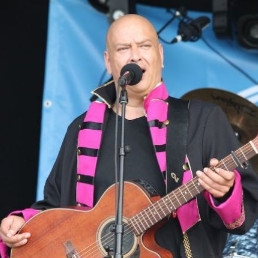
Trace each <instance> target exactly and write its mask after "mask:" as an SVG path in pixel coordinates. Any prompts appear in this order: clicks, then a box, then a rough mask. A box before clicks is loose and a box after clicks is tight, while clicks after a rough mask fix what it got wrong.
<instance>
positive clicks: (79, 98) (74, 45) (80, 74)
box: [37, 0, 258, 199]
mask: <svg viewBox="0 0 258 258" xmlns="http://www.w3.org/2000/svg"><path fill="white" fill-rule="evenodd" d="M136 10H137V13H138V14H141V15H143V16H145V17H146V18H148V19H149V20H150V21H151V22H152V23H153V24H154V26H155V28H156V30H157V31H158V30H159V29H160V28H162V27H163V25H164V24H165V23H166V22H167V21H168V20H169V19H170V18H171V13H170V12H168V11H167V10H166V9H165V8H161V7H154V6H147V5H140V4H137V5H136ZM188 15H189V16H191V17H192V18H195V17H198V16H200V15H205V16H208V17H210V18H211V19H212V15H211V13H200V12H188ZM108 26H109V23H108V19H107V17H106V15H105V14H104V13H101V12H98V11H97V10H96V9H94V8H93V7H92V6H91V4H89V3H88V2H87V1H86V0H52V1H50V9H49V24H48V41H47V56H46V74H45V85H44V96H43V104H42V127H41V143H40V158H39V177H38V178H39V180H38V190H37V199H41V198H42V196H43V187H44V182H45V180H46V177H47V176H48V174H49V172H50V170H51V168H52V165H53V163H54V160H55V158H56V156H57V153H58V150H59V147H60V145H61V141H62V139H63V136H64V134H65V131H66V128H67V126H68V124H69V123H70V122H71V121H72V119H74V118H75V117H76V116H77V115H79V114H81V113H82V112H84V111H85V110H86V109H87V107H88V104H89V98H90V96H91V94H90V91H91V90H93V89H94V88H95V87H97V86H98V85H100V84H101V83H103V82H105V81H106V80H107V79H109V76H108V75H107V74H106V73H105V66H104V61H103V53H104V50H105V34H106V31H107V28H108ZM177 28H178V22H177V21H174V22H173V23H172V24H170V25H169V26H168V27H167V28H166V29H165V30H164V31H163V32H162V33H161V34H160V37H161V38H162V39H163V40H165V41H171V40H172V39H173V38H174V37H175V36H176V34H177ZM161 43H163V46H164V52H165V68H164V73H163V78H164V80H165V81H166V84H167V85H168V87H169V92H170V94H171V95H172V96H175V97H181V96H182V95H184V94H185V93H187V92H189V91H191V90H194V89H198V88H217V89H223V90H227V91H230V92H233V93H235V94H239V95H241V96H242V97H244V98H246V99H248V100H249V101H250V102H252V103H254V104H255V105H257V104H258V83H257V82H258V65H257V61H258V58H257V57H258V53H257V52H254V51H250V50H249V51H248V50H246V49H243V48H242V47H240V46H239V45H238V43H237V41H236V40H231V39H228V40H220V39H217V38H216V36H215V34H214V32H213V29H212V25H210V26H208V27H207V28H206V29H205V30H204V31H203V36H202V39H200V40H198V41H197V42H179V43H176V44H172V45H171V44H166V43H164V42H162V41H161Z"/></svg>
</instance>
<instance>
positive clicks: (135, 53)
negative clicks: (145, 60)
mask: <svg viewBox="0 0 258 258" xmlns="http://www.w3.org/2000/svg"><path fill="white" fill-rule="evenodd" d="M140 60H141V53H140V51H139V48H138V47H134V48H132V52H131V62H133V63H137V62H139V61H140Z"/></svg>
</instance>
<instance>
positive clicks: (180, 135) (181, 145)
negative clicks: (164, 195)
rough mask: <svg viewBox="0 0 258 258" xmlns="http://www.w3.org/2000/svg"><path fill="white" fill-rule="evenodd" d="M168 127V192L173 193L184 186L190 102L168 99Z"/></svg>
mask: <svg viewBox="0 0 258 258" xmlns="http://www.w3.org/2000/svg"><path fill="white" fill-rule="evenodd" d="M168 102H169V109H168V120H169V124H168V126H167V144H166V145H167V146H166V148H167V150H166V155H167V157H166V159H167V172H166V173H167V175H166V178H167V192H171V191H172V190H174V189H175V188H177V187H179V186H180V185H181V184H182V180H183V171H184V169H183V164H184V163H185V157H186V144H187V132H188V106H189V101H186V100H182V99H176V98H173V97H169V98H168Z"/></svg>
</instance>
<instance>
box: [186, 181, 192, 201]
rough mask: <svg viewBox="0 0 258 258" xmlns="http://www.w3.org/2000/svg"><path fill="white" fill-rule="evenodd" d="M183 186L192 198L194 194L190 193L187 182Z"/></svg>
mask: <svg viewBox="0 0 258 258" xmlns="http://www.w3.org/2000/svg"><path fill="white" fill-rule="evenodd" d="M185 188H186V190H187V191H188V193H189V194H190V195H191V198H193V197H194V196H193V195H192V193H191V191H190V190H189V188H188V184H185Z"/></svg>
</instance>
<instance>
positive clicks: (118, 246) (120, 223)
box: [115, 83, 128, 258]
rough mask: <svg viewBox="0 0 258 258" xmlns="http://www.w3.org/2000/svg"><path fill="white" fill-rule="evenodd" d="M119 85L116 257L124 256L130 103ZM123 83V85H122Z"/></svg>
mask: <svg viewBox="0 0 258 258" xmlns="http://www.w3.org/2000/svg"><path fill="white" fill-rule="evenodd" d="M118 84H119V85H118V87H120V86H121V87H122V90H121V93H120V99H119V103H120V104H121V105H122V113H121V116H122V126H121V147H120V151H119V156H120V159H119V171H120V176H119V180H118V181H119V190H118V205H117V211H116V224H115V236H116V237H115V258H121V257H122V242H123V239H122V237H123V233H124V227H123V196H124V158H125V155H126V151H125V145H124V122H125V107H126V104H127V103H128V97H127V91H126V89H125V85H123V84H122V83H118ZM121 84H122V85H121Z"/></svg>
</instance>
